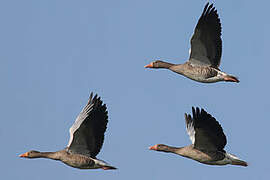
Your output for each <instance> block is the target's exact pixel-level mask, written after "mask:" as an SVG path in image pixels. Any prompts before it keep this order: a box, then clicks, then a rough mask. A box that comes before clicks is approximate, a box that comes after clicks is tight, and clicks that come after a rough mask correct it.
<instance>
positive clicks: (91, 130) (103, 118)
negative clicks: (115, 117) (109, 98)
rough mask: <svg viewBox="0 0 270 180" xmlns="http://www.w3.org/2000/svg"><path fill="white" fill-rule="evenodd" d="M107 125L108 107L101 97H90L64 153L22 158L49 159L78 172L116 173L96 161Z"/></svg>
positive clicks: (71, 129)
mask: <svg viewBox="0 0 270 180" xmlns="http://www.w3.org/2000/svg"><path fill="white" fill-rule="evenodd" d="M107 123H108V112H107V107H106V105H105V104H103V102H102V101H101V100H100V97H98V96H97V95H95V96H94V97H93V93H91V95H90V97H89V100H88V103H87V105H86V106H85V107H84V108H83V110H82V111H81V113H80V114H79V115H78V117H77V119H76V121H75V122H74V124H73V125H72V126H71V128H70V130H69V132H70V139H69V142H68V145H67V147H66V148H65V149H63V150H60V151H56V152H39V151H35V150H32V151H29V152H26V153H24V154H21V155H20V157H23V158H48V159H52V160H58V161H62V162H63V163H65V164H67V165H69V166H71V167H74V168H78V169H99V168H101V169H104V170H107V169H116V168H115V167H113V166H111V165H109V164H108V163H106V162H105V161H102V160H100V159H97V158H96V155H97V154H98V153H99V151H100V149H101V147H102V145H103V141H104V133H105V131H106V128H107Z"/></svg>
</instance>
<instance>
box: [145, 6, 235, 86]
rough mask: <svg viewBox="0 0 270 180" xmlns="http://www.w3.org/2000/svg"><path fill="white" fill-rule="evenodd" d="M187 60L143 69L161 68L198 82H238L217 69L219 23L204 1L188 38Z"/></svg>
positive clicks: (214, 13)
mask: <svg viewBox="0 0 270 180" xmlns="http://www.w3.org/2000/svg"><path fill="white" fill-rule="evenodd" d="M190 42H191V51H190V57H189V60H188V61H187V62H186V63H184V64H172V63H168V62H163V61H159V60H158V61H154V62H151V63H150V64H148V65H146V66H145V67H146V68H156V69H158V68H164V69H169V70H171V71H173V72H175V73H178V74H181V75H183V76H185V77H187V78H189V79H192V80H194V81H198V82H202V83H214V82H218V81H228V82H237V83H238V82H239V80H238V78H237V77H235V76H233V75H229V74H227V73H225V72H222V71H221V70H220V69H219V65H220V59H221V53H222V40H221V24H220V19H219V17H218V14H217V10H215V8H214V7H213V4H211V5H210V6H209V3H207V4H206V6H205V8H204V10H203V13H202V15H201V17H200V19H199V21H198V23H197V25H196V28H195V30H194V34H193V36H192V38H191V41H190Z"/></svg>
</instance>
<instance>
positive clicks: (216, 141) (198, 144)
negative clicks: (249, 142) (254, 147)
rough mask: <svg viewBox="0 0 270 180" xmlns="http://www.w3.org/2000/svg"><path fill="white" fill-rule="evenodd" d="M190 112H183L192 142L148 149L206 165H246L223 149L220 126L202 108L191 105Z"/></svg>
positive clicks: (223, 135) (223, 142)
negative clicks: (178, 145)
mask: <svg viewBox="0 0 270 180" xmlns="http://www.w3.org/2000/svg"><path fill="white" fill-rule="evenodd" d="M192 114H193V117H191V115H187V114H185V119H186V129H187V133H188V135H189V137H190V140H191V142H192V144H191V145H189V146H185V147H171V146H167V145H164V144H156V145H154V146H151V147H150V148H149V149H150V150H155V151H162V152H167V153H174V154H178V155H180V156H183V157H187V158H190V159H193V160H195V161H198V162H200V163H203V164H208V165H226V164H232V165H239V166H247V165H248V164H247V163H246V162H245V161H242V160H240V159H239V158H238V157H236V156H235V155H232V154H229V153H227V152H226V151H225V150H224V147H225V145H226V143H227V140H226V136H225V134H224V133H223V130H222V127H221V126H220V124H219V123H218V122H217V121H216V119H215V118H214V117H212V116H211V115H210V114H208V113H207V112H206V111H205V110H204V109H201V111H200V109H199V108H196V110H195V109H194V108H193V107H192Z"/></svg>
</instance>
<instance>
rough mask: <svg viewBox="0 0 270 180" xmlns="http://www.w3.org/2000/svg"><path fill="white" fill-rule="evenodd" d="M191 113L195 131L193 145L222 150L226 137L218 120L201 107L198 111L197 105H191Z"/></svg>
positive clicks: (199, 147) (200, 147)
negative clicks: (195, 106)
mask: <svg viewBox="0 0 270 180" xmlns="http://www.w3.org/2000/svg"><path fill="white" fill-rule="evenodd" d="M192 115H193V121H194V122H195V123H194V129H195V132H196V134H195V143H194V146H195V147H196V148H198V149H204V148H205V149H216V150H219V151H224V150H223V149H224V147H225V145H226V143H227V139H226V136H225V134H224V132H223V129H222V127H221V125H220V124H219V123H218V121H217V120H216V119H215V118H214V117H212V116H211V114H208V113H207V112H206V111H205V110H204V109H203V108H202V109H201V111H200V109H199V108H198V107H197V108H196V109H195V108H194V107H192Z"/></svg>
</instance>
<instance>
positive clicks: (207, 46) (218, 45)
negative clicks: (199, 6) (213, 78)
mask: <svg viewBox="0 0 270 180" xmlns="http://www.w3.org/2000/svg"><path fill="white" fill-rule="evenodd" d="M190 43H191V52H190V57H189V62H190V63H191V64H193V65H200V66H211V67H215V68H218V66H219V65H220V59H221V53H222V41H221V23H220V19H219V17H218V13H217V10H216V9H215V7H213V4H211V5H210V6H209V3H207V4H206V5H205V7H204V10H203V13H202V15H201V17H200V19H199V21H198V23H197V25H196V28H195V30H194V34H193V36H192V38H191V41H190Z"/></svg>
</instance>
